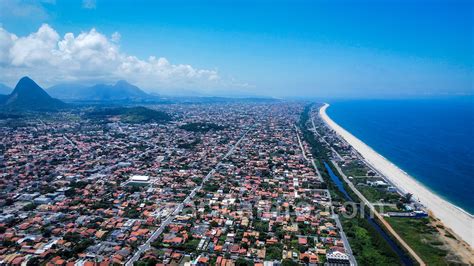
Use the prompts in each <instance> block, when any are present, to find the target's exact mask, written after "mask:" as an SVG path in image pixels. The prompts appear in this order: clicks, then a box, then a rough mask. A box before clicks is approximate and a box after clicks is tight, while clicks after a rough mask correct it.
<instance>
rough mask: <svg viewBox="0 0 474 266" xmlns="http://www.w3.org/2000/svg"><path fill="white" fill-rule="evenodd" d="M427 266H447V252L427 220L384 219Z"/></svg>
mask: <svg viewBox="0 0 474 266" xmlns="http://www.w3.org/2000/svg"><path fill="white" fill-rule="evenodd" d="M385 219H386V220H387V221H388V222H389V223H390V225H391V226H392V227H393V228H394V229H395V230H396V231H397V232H398V234H400V236H401V237H402V238H403V239H404V240H405V241H406V242H407V243H408V245H410V247H411V248H413V250H415V252H416V253H418V255H419V256H420V257H421V258H422V259H423V260H424V261H425V262H426V264H427V265H447V264H448V261H447V260H446V255H447V251H446V250H444V249H443V243H442V242H441V241H440V239H439V237H438V236H437V231H436V229H435V228H434V227H433V226H432V225H430V222H429V219H428V218H423V219H410V218H395V217H390V218H385Z"/></svg>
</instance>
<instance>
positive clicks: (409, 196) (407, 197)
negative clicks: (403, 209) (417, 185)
mask: <svg viewBox="0 0 474 266" xmlns="http://www.w3.org/2000/svg"><path fill="white" fill-rule="evenodd" d="M412 197H413V194H411V193H407V194H405V195H404V196H403V197H402V202H404V203H410V202H411V199H412Z"/></svg>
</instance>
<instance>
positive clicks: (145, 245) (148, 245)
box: [125, 128, 252, 266]
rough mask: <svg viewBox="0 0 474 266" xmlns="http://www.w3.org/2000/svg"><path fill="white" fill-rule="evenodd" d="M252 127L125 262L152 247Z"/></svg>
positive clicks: (130, 263)
mask: <svg viewBox="0 0 474 266" xmlns="http://www.w3.org/2000/svg"><path fill="white" fill-rule="evenodd" d="M251 129H252V128H249V129H248V130H247V131H245V133H244V134H243V135H242V136H241V137H240V138H239V140H238V141H237V142H236V143H235V144H234V145H232V147H231V148H230V149H229V151H228V152H227V153H226V154H225V155H224V157H222V159H221V161H220V162H219V163H218V164H217V165H216V166H215V167H214V168H213V169H212V170H211V171H210V172H209V173H208V174H207V175H206V176H205V177H204V179H203V180H202V182H201V184H200V185H199V186H196V187H195V188H194V189H193V190H192V191H191V193H189V195H188V196H187V197H186V199H184V201H183V202H181V203H180V204H178V205H177V206H176V208H175V209H174V211H173V212H172V213H170V214H169V215H168V216H167V217H166V219H165V220H164V221H163V222H162V223H161V225H160V227H158V228H157V229H156V230H155V231H154V232H153V233H152V234H151V236H150V237H149V238H148V239H147V240H146V241H145V243H143V244H142V245H141V246H139V247H138V249H137V251H136V252H135V253H134V254H133V256H132V257H131V258H130V259H129V260H128V261H127V263H126V264H125V265H126V266H133V264H134V263H135V262H136V261H138V260H139V259H140V257H141V255H142V254H143V253H144V252H145V251H147V250H149V249H150V248H151V243H153V242H154V241H155V240H156V239H157V238H158V237H159V236H160V235H161V234H162V233H163V231H164V230H165V228H166V227H167V226H168V225H169V224H170V223H171V222H172V221H173V220H174V218H175V217H176V216H177V215H178V214H179V213H180V212H181V211H182V210H183V208H184V205H186V204H187V203H189V202H190V201H191V200H192V199H193V198H194V196H195V195H196V193H197V192H198V191H199V190H200V189H202V186H203V185H204V183H206V182H207V181H208V180H209V178H211V176H212V175H213V174H214V173H215V172H216V171H217V169H219V167H220V166H221V165H222V161H224V160H225V159H227V157H229V156H230V155H231V154H232V153H233V152H234V151H235V148H236V147H237V146H238V145H240V143H241V142H242V140H243V139H244V138H245V136H246V135H247V133H248V132H249V131H250V130H251Z"/></svg>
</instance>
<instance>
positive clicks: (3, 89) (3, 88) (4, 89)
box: [0, 83, 12, 95]
mask: <svg viewBox="0 0 474 266" xmlns="http://www.w3.org/2000/svg"><path fill="white" fill-rule="evenodd" d="M11 92H12V88H10V87H8V86H7V85H4V84H2V83H0V94H3V95H7V94H10V93H11Z"/></svg>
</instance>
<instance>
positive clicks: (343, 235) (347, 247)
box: [295, 122, 357, 266]
mask: <svg viewBox="0 0 474 266" xmlns="http://www.w3.org/2000/svg"><path fill="white" fill-rule="evenodd" d="M313 128H314V122H313ZM295 129H296V136H297V137H298V143H299V145H300V148H301V151H302V152H303V157H304V158H305V159H306V160H307V161H311V163H312V164H313V167H314V169H315V170H316V172H317V174H318V177H319V179H320V180H321V181H323V178H322V177H321V174H320V173H319V171H318V168H317V167H316V164H315V163H314V160H312V159H309V158H308V157H306V153H305V151H304V148H303V144H302V142H301V139H300V135H299V134H298V127H297V126H296V125H295ZM324 191H325V192H326V193H327V195H328V196H329V202H331V203H332V198H331V193H329V190H324ZM331 214H332V218H333V219H334V220H335V221H336V225H337V227H338V229H339V232H340V233H341V239H342V242H343V243H344V248H345V250H346V252H347V255H348V256H349V261H350V262H351V265H353V266H357V261H356V259H355V257H354V254H353V253H352V248H351V245H350V244H349V241H348V240H347V236H346V233H344V230H343V228H342V224H341V221H340V220H339V216H338V215H337V214H335V213H334V210H333V208H332V206H331Z"/></svg>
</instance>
